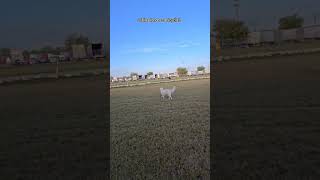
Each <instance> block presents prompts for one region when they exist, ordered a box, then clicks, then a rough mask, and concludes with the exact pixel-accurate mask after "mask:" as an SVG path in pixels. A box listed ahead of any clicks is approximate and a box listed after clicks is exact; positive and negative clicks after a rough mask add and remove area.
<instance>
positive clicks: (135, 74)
mask: <svg viewBox="0 0 320 180" xmlns="http://www.w3.org/2000/svg"><path fill="white" fill-rule="evenodd" d="M130 76H131V77H132V76H138V73H135V72H132V73H131V74H130Z"/></svg>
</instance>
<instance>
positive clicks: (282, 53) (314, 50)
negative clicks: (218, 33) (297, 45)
mask: <svg viewBox="0 0 320 180" xmlns="http://www.w3.org/2000/svg"><path fill="white" fill-rule="evenodd" d="M319 52H320V48H310V49H298V50H287V51H272V52H262V53H261V52H260V53H250V54H246V55H236V56H219V57H216V58H215V59H214V61H213V62H224V61H229V60H248V59H253V58H254V59H257V58H266V57H274V56H292V55H299V54H312V53H319Z"/></svg>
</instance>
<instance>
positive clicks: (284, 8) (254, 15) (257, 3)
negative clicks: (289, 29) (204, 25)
mask: <svg viewBox="0 0 320 180" xmlns="http://www.w3.org/2000/svg"><path fill="white" fill-rule="evenodd" d="M213 2H214V3H213V4H212V5H213V9H214V15H215V18H233V17H234V15H235V10H234V8H233V0H213ZM319 7H320V1H319V0H281V1H279V0H268V1H264V0H254V1H253V0H240V19H241V20H243V21H245V22H246V24H247V25H249V27H250V29H253V28H256V29H258V30H259V29H269V28H277V26H278V20H279V18H280V17H283V16H287V15H292V14H293V13H295V12H297V13H298V14H299V15H300V16H302V17H303V18H304V20H305V25H310V24H312V23H313V15H314V14H315V15H317V16H318V23H320V8H319Z"/></svg>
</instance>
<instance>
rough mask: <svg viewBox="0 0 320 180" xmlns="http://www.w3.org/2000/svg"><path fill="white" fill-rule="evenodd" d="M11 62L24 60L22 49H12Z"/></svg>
mask: <svg viewBox="0 0 320 180" xmlns="http://www.w3.org/2000/svg"><path fill="white" fill-rule="evenodd" d="M10 56H11V63H21V62H22V61H24V58H23V50H22V49H10Z"/></svg>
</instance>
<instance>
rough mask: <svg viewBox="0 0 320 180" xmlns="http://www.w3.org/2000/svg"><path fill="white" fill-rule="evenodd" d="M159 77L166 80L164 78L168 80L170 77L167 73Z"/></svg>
mask: <svg viewBox="0 0 320 180" xmlns="http://www.w3.org/2000/svg"><path fill="white" fill-rule="evenodd" d="M159 77H160V78H161V79H164V78H168V77H169V75H168V74H167V73H162V74H159Z"/></svg>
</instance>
